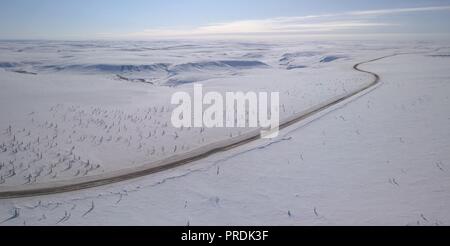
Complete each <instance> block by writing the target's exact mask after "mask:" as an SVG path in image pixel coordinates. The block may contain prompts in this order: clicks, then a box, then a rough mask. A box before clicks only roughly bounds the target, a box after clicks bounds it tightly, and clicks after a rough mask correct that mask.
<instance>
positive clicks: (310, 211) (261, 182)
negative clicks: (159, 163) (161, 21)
mask: <svg viewBox="0 0 450 246" xmlns="http://www.w3.org/2000/svg"><path fill="white" fill-rule="evenodd" d="M449 52H450V48H449V47H448V46H446V45H445V44H437V43H428V42H408V43H392V44H391V43H381V42H350V41H349V42H343V41H341V42H280V43H277V44H270V43H262V42H259V43H255V42H253V43H236V42H214V43H213V42H208V43H206V42H205V43H202V42H197V43H193V42H191V43H189V42H182V43H163V42H161V43H158V42H152V43H145V42H143V43H131V44H130V43H111V42H91V43H87V42H42V43H41V42H1V43H0V54H1V56H0V67H2V68H0V88H1V90H0V103H1V107H0V112H1V115H2V118H1V119H0V126H1V128H0V129H2V135H1V141H0V144H2V145H1V146H0V147H2V149H0V152H1V153H0V163H1V164H2V169H0V175H1V180H2V181H3V182H2V183H3V184H1V185H0V187H1V186H3V187H8V186H14V185H27V186H30V187H32V185H33V184H35V183H42V182H43V183H45V182H52V181H54V180H70V179H73V178H76V177H82V176H88V175H95V174H99V173H105V172H108V171H112V170H117V169H122V168H131V167H133V166H139V165H141V164H143V163H146V162H151V161H154V160H158V159H161V158H165V157H168V156H170V155H173V154H174V153H179V152H182V151H189V150H190V149H192V148H196V147H200V146H203V145H206V144H208V143H211V142H214V141H216V140H217V139H220V138H232V137H234V136H237V135H239V134H240V133H241V134H242V132H244V131H247V130H249V129H183V130H180V129H175V128H173V127H171V126H170V121H169V119H170V114H171V109H172V108H173V106H171V105H170V104H169V102H170V96H171V94H172V93H173V92H175V91H179V90H185V91H191V90H192V84H191V83H192V82H200V83H202V84H203V85H204V86H205V88H206V90H215V91H222V92H224V91H237V90H242V91H248V90H253V91H255V90H256V91H280V93H281V102H282V108H281V110H280V112H281V118H285V117H288V116H290V115H292V114H294V113H296V112H301V111H303V110H305V109H307V108H309V107H312V106H314V105H317V104H320V103H321V102H323V101H324V100H326V99H328V98H331V97H334V96H337V95H341V94H344V93H346V92H347V91H351V90H356V89H357V88H360V87H361V86H364V85H366V84H367V83H370V82H371V80H372V78H371V76H369V75H367V74H364V73H359V72H357V71H355V70H353V69H352V67H353V65H354V64H356V63H358V62H362V61H365V60H370V59H373V58H377V57H381V56H385V55H391V54H401V55H398V56H395V57H391V58H386V59H383V60H380V61H377V62H374V63H370V64H366V65H364V66H363V67H362V68H363V69H365V70H368V71H373V72H376V73H377V74H379V75H380V76H381V77H382V82H383V83H382V84H381V85H380V86H378V87H377V88H375V89H374V90H372V91H370V93H368V94H365V95H359V96H358V97H356V98H352V100H348V101H346V102H343V103H341V104H339V105H337V106H334V107H333V108H332V109H329V110H328V111H327V112H322V113H321V114H320V115H316V116H314V117H313V118H310V119H308V120H307V121H306V122H303V123H301V124H297V125H294V126H291V127H290V128H288V129H285V130H283V131H282V132H281V134H280V136H279V137H278V138H277V139H273V140H260V141H257V142H253V143H251V144H248V145H246V146H244V147H240V148H237V149H234V150H231V151H229V152H226V153H221V154H217V155H214V156H212V157H209V158H207V159H204V160H201V161H197V162H195V163H191V164H189V165H185V166H182V167H179V168H176V169H173V170H169V171H165V172H161V173H157V174H153V175H150V176H147V177H144V178H140V179H135V180H130V181H127V182H122V183H117V184H114V185H109V186H104V187H99V188H94V189H89V190H82V191H77V192H71V193H66V194H59V195H51V196H43V197H34V198H23V199H9V200H0V222H2V224H6V225H22V224H26V225H52V224H59V225H136V224H138V225H141V224H142V225H187V224H189V225H254V224H264V225H384V224H388V225H447V224H450V206H449V205H450V197H449V195H448V194H449V191H450V176H449V172H450V155H449V154H448V153H449V149H450V124H449V123H450V111H449V108H450V100H449V94H450V93H449V92H450V84H449V81H450V72H449V71H448V66H449V65H450V59H449V58H448V54H449Z"/></svg>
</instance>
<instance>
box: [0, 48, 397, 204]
mask: <svg viewBox="0 0 450 246" xmlns="http://www.w3.org/2000/svg"><path fill="white" fill-rule="evenodd" d="M396 55H398V54H394V55H388V56H383V57H380V58H376V59H372V60H369V61H365V62H361V63H358V64H356V65H354V66H353V69H354V70H356V71H358V72H362V73H367V74H370V75H372V76H373V78H374V79H373V81H372V83H370V84H368V85H367V86H364V87H363V88H360V89H359V90H356V91H353V92H351V93H347V94H345V95H344V96H340V97H339V98H336V99H333V100H331V101H328V102H325V103H323V104H321V105H318V106H316V107H315V108H313V109H310V110H309V111H306V112H302V113H299V114H297V115H295V116H293V117H290V118H289V119H287V120H285V121H284V122H282V123H281V124H280V130H281V129H284V128H286V127H289V126H291V125H293V124H296V123H298V122H300V121H302V120H304V119H306V118H309V117H311V116H313V115H315V114H317V113H320V112H322V111H324V110H326V109H328V108H330V107H332V106H334V105H336V104H338V103H340V102H342V101H345V100H347V99H349V98H351V97H353V96H356V95H357V94H359V93H362V92H364V91H366V90H368V89H370V88H372V87H374V86H376V85H378V84H379V83H380V76H379V75H378V74H376V73H373V72H370V71H365V70H362V69H360V68H359V67H360V66H361V65H363V64H366V63H371V62H374V61H378V60H382V59H385V58H388V57H392V56H396ZM260 130H261V129H257V130H255V131H251V132H249V133H246V134H244V135H242V136H240V137H237V138H235V139H231V140H229V139H228V140H225V141H220V142H217V143H213V144H209V145H208V146H205V147H202V148H199V149H195V150H192V151H190V152H189V153H186V154H183V155H177V156H174V157H170V158H167V159H165V160H162V161H157V162H154V163H150V164H147V165H144V166H142V167H138V168H133V169H128V170H120V171H115V172H110V173H107V174H105V175H95V176H90V177H84V178H78V179H73V180H70V181H61V182H52V183H43V184H35V185H33V187H27V186H21V187H0V199H8V198H20V197H31V196H41V195H49V194H56V193H64V192H69V191H77V190H82V189H88V188H93V187H98V186H103V185H108V184H112V183H117V182H121V181H125V180H130V179H134V178H139V177H143V176H146V175H149V174H153V173H157V172H161V171H164V170H168V169H172V168H175V167H178V166H181V165H185V164H188V163H191V162H193V161H197V160H201V159H204V158H206V157H208V156H211V155H213V154H216V153H219V152H224V151H227V150H230V149H233V148H236V147H239V146H242V145H245V144H247V143H249V142H252V141H256V140H258V139H260Z"/></svg>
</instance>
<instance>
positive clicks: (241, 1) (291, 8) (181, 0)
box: [0, 0, 450, 39]
mask: <svg viewBox="0 0 450 246" xmlns="http://www.w3.org/2000/svg"><path fill="white" fill-rule="evenodd" d="M0 7H1V8H0V39H97V38H106V39H146V38H167V37H169V38H170V37H182V38H183V37H195V38H201V37H210V36H261V35H269V36H282V35H285V36H295V35H297V36H298V35H322V34H326V35H327V34H332V35H338V34H350V35H353V34H355V35H356V34H378V33H379V34H402V33H405V34H411V33H415V34H429V35H436V34H450V25H449V24H448V23H450V0H396V1H395V0H378V1H368V0H333V1H331V0H316V1H302V0H226V1H223V0H89V1H87V0H2V1H1V2H0Z"/></svg>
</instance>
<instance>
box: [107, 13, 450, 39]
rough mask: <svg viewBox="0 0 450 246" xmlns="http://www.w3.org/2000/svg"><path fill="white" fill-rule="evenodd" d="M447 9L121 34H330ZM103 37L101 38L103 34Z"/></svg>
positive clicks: (285, 19)
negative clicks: (398, 16) (384, 19)
mask: <svg viewBox="0 0 450 246" xmlns="http://www.w3.org/2000/svg"><path fill="white" fill-rule="evenodd" d="M448 10H450V6H431V7H420V8H395V9H380V10H366V11H351V12H344V13H332V14H321V15H308V16H293V17H277V18H269V19H262V20H240V21H233V22H227V23H215V24H210V25H204V26H199V27H190V28H164V29H162V28H154V29H147V30H144V31H142V32H135V33H128V34H125V35H122V37H124V38H146V37H148V38H156V37H189V36H195V37H201V36H214V35H270V34H287V35H292V34H308V33H311V34H318V33H323V34H329V33H338V32H342V31H355V30H368V29H370V28H374V27H386V26H395V25H396V24H395V23H386V22H380V21H378V20H375V19H374V18H373V17H376V16H382V15H394V14H401V13H413V12H430V11H448ZM103 36H104V35H103Z"/></svg>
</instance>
